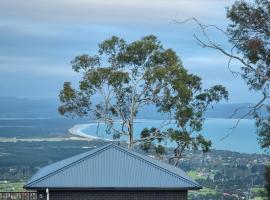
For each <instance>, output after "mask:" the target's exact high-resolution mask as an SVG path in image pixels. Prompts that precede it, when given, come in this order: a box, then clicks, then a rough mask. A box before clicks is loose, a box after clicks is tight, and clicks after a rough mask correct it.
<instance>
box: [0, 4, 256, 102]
mask: <svg viewBox="0 0 270 200" xmlns="http://www.w3.org/2000/svg"><path fill="white" fill-rule="evenodd" d="M232 3H233V1H232V0H125V1H124V0H122V1H121V0H110V1H108V0H76V1H74V0H57V1H55V0H27V1H22V0H12V1H11V0H1V1H0V96H14V97H23V98H31V99H44V98H45V99H47V98H55V99H56V98H58V93H59V91H60V89H61V87H62V85H63V82H64V81H71V82H73V83H76V82H78V80H79V76H78V75H77V74H76V73H75V72H73V71H72V69H71V66H70V61H71V60H72V59H73V58H74V57H75V56H76V55H80V54H95V52H96V51H97V45H98V44H99V43H100V42H101V41H103V40H105V39H107V38H109V37H111V36H112V35H116V36H119V37H123V38H124V39H125V40H127V41H129V42H131V41H133V40H137V39H140V38H141V37H143V36H146V35H149V34H154V35H156V36H157V37H158V38H159V40H160V41H161V42H162V44H164V46H165V47H166V48H173V49H174V50H175V51H176V52H177V54H178V55H179V56H180V58H181V60H182V62H183V64H184V66H185V68H187V69H188V70H189V72H191V73H194V74H196V75H199V76H200V77H202V79H203V86H204V87H210V86H212V85H214V84H223V85H224V86H226V88H227V89H228V91H229V94H230V100H229V103H241V102H255V101H256V100H257V99H258V95H256V94H255V93H251V92H250V91H248V88H247V86H246V85H245V83H244V81H243V80H242V79H241V78H240V77H234V76H233V75H232V74H231V72H230V71H229V70H228V68H227V62H228V58H226V57H224V56H223V55H221V54H220V53H219V52H216V51H214V50H210V49H203V48H201V47H200V46H199V45H198V44H197V43H196V41H195V39H194V37H193V34H194V33H198V31H199V29H198V27H197V26H196V24H195V23H192V22H189V23H185V24H181V23H174V21H175V20H176V21H183V20H185V19H187V18H190V17H196V18H197V19H199V20H200V21H201V22H202V23H204V24H215V25H218V26H220V27H222V28H226V26H227V25H228V21H227V19H226V9H225V8H226V7H228V6H230V5H231V4H232ZM210 35H211V37H212V38H213V39H214V40H215V41H216V42H218V43H220V44H222V45H224V47H225V48H229V44H228V43H227V42H226V38H225V37H224V36H222V35H220V34H218V33H215V32H210ZM233 67H235V69H237V68H238V67H239V66H238V65H237V63H235V64H234V66H233Z"/></svg>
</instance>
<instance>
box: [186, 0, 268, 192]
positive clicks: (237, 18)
mask: <svg viewBox="0 0 270 200" xmlns="http://www.w3.org/2000/svg"><path fill="white" fill-rule="evenodd" d="M227 18H228V19H229V20H230V24H229V26H228V28H227V30H222V29H221V28H219V27H217V26H215V25H203V24H201V23H200V22H199V21H198V20H197V19H194V18H192V19H188V20H186V21H189V20H193V21H195V22H196V23H197V24H198V25H199V27H200V28H201V30H202V33H203V37H199V36H197V35H194V37H195V39H196V40H197V42H198V43H199V45H201V46H202V47H203V48H211V49H215V50H218V51H219V52H221V53H222V54H224V55H226V56H228V58H229V61H228V67H229V69H230V71H231V72H232V73H233V74H240V75H241V76H242V78H243V79H244V80H245V82H246V84H247V86H248V87H249V89H250V90H253V91H256V92H258V93H260V94H261V96H262V97H261V100H259V101H258V102H257V103H256V105H255V106H253V107H251V108H250V111H249V112H248V113H246V114H245V115H244V116H242V118H245V117H246V116H249V115H253V116H254V118H255V119H256V126H257V133H258V136H259V143H260V145H261V147H262V148H263V149H265V150H267V149H269V148H270V104H269V100H270V94H269V92H270V91H269V87H270V1H269V0H255V1H254V2H251V1H245V0H241V1H236V2H235V3H234V4H233V5H232V6H231V7H230V8H228V9H227ZM209 28H214V29H215V30H217V31H220V32H222V33H223V34H224V35H225V37H226V38H227V40H228V41H229V43H230V44H231V49H230V50H227V49H225V48H223V47H222V45H220V44H218V43H216V42H214V41H213V40H212V39H211V38H210V37H209V35H208V32H207V31H208V29H209ZM232 60H236V61H238V63H239V64H240V71H235V70H232V68H231V65H230V64H231V61H232ZM239 109H240V108H239ZM236 112H237V110H236ZM265 113H266V114H265ZM240 120H241V119H240ZM240 120H239V121H238V123H239V122H240ZM238 123H237V124H236V125H238ZM268 175H269V168H266V181H267V182H269V176H268ZM267 187H268V186H267ZM269 196H270V195H269Z"/></svg>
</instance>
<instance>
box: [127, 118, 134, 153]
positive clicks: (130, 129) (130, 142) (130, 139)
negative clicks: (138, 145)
mask: <svg viewBox="0 0 270 200" xmlns="http://www.w3.org/2000/svg"><path fill="white" fill-rule="evenodd" d="M133 144H134V141H133V122H130V123H129V127H128V149H130V150H133Z"/></svg>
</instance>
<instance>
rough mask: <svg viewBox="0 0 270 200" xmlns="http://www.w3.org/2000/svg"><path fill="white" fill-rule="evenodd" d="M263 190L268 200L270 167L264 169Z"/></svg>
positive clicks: (269, 195) (269, 196)
mask: <svg viewBox="0 0 270 200" xmlns="http://www.w3.org/2000/svg"><path fill="white" fill-rule="evenodd" d="M265 190H266V192H267V195H268V200H269V199H270V167H269V166H266V167H265Z"/></svg>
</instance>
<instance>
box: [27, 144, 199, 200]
mask: <svg viewBox="0 0 270 200" xmlns="http://www.w3.org/2000/svg"><path fill="white" fill-rule="evenodd" d="M24 188H25V189H27V190H36V191H37V194H38V195H37V196H38V199H39V200H43V199H50V200H76V199H80V200H133V199H134V200H135V199H136V200H161V199H162V200H164V199H166V200H186V199H187V191H188V190H198V189H201V186H200V185H199V184H198V183H196V182H195V181H193V180H192V179H191V178H190V177H189V176H187V175H186V173H185V172H184V171H183V170H181V169H179V168H176V167H174V166H171V165H169V164H166V163H164V162H160V161H157V160H155V159H152V158H150V157H148V156H144V155H141V154H139V153H136V152H134V151H130V150H128V149H126V148H123V147H120V146H117V145H115V144H108V145H105V146H102V147H99V148H96V149H94V150H92V151H89V152H86V153H83V154H80V155H77V156H74V157H71V158H68V159H65V160H63V161H60V162H57V163H55V164H52V165H49V166H47V167H44V168H42V169H40V170H39V171H38V172H37V173H36V174H35V175H34V176H33V177H32V178H31V179H30V180H29V181H28V182H27V184H26V185H25V186H24Z"/></svg>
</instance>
